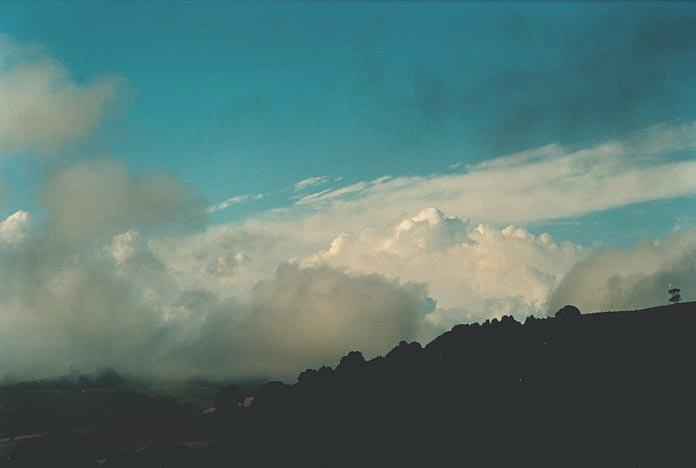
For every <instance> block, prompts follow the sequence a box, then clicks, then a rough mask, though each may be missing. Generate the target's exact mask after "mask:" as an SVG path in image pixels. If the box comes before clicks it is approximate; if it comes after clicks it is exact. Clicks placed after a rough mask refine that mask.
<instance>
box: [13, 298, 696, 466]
mask: <svg viewBox="0 0 696 468" xmlns="http://www.w3.org/2000/svg"><path fill="white" fill-rule="evenodd" d="M695 356H696V303H685V304H679V305H672V306H664V307H655V308H651V309H644V310H638V311H623V312H611V313H595V314H586V315H582V316H580V317H577V318H573V317H569V318H563V319H561V318H548V319H534V318H529V319H527V320H526V321H525V323H524V324H521V323H519V322H517V321H515V320H514V319H512V318H511V317H504V318H503V319H502V320H500V321H498V320H494V321H492V322H486V323H484V324H472V325H458V326H456V327H454V328H453V329H452V330H451V331H449V332H447V333H444V334H443V335H441V336H439V337H438V338H436V339H435V340H433V341H432V342H431V343H429V344H428V345H427V346H425V347H422V346H421V345H420V344H418V343H406V342H402V343H400V344H399V345H398V346H397V347H395V348H394V349H393V350H392V351H390V352H389V353H387V354H386V355H385V356H384V357H378V358H375V359H372V360H370V361H365V360H364V359H363V357H362V355H361V354H360V353H359V352H351V353H349V354H348V355H346V356H345V357H344V358H343V359H342V360H341V362H340V364H339V365H338V366H337V367H336V368H335V369H331V368H328V367H324V368H322V369H319V370H307V371H305V372H303V373H301V374H300V376H299V378H298V382H297V383H296V384H294V385H286V384H283V383H281V382H270V383H268V384H266V385H264V386H262V387H260V388H259V389H258V391H257V392H256V395H255V397H256V399H255V401H254V405H253V406H252V407H250V408H243V407H239V406H238V404H237V403H238V402H239V398H240V397H241V395H240V394H239V393H238V392H226V393H221V394H220V395H219V396H218V400H217V403H218V411H217V412H216V413H215V415H214V416H208V417H205V418H198V419H197V420H196V421H197V422H196V423H195V424H193V423H191V421H187V420H185V419H179V420H177V419H172V420H170V421H169V422H168V423H167V425H168V426H172V425H176V424H181V425H185V426H187V427H189V429H190V430H189V431H188V433H184V432H186V431H184V432H181V433H179V434H177V435H176V437H178V439H177V438H176V437H175V436H174V435H173V436H172V437H171V438H170V439H169V440H161V439H160V440H159V441H158V442H157V443H156V444H150V446H149V448H147V449H145V450H139V451H137V452H136V451H129V450H122V449H117V448H112V449H109V448H108V447H105V446H104V445H103V444H102V445H99V446H97V445H95V444H94V443H93V439H89V438H87V437H84V436H80V435H74V434H73V435H69V434H62V435H58V436H47V437H44V438H41V439H39V440H32V441H28V442H26V443H23V444H20V445H18V447H17V449H16V450H15V452H13V453H12V454H11V456H10V458H9V459H8V464H9V465H8V466H46V465H41V463H42V462H43V463H46V462H47V459H46V458H42V457H49V454H51V453H53V455H51V456H50V457H49V458H50V460H51V461H52V462H55V461H56V460H60V457H67V459H68V460H69V461H70V466H97V464H96V463H97V460H99V465H101V466H108V467H114V466H171V467H183V466H194V465H195V466H221V465H222V466H227V465H233V464H235V463H237V464H239V465H240V466H317V467H319V466H380V467H384V466H449V465H450V464H457V465H465V464H471V465H472V466H503V465H510V464H520V465H527V464H534V465H535V466H665V465H669V466H674V465H679V466H684V461H689V460H690V461H691V462H693V461H694V460H693V458H694V456H693V454H692V453H691V452H690V451H689V447H690V444H691V442H692V440H693V437H694V436H695V435H696V429H694V424H693V421H694V416H696V398H694V395H696V372H695V371H694V365H693V359H694V357H695ZM60 437H62V438H60ZM689 464H692V463H687V465H689ZM61 466H63V465H61Z"/></svg>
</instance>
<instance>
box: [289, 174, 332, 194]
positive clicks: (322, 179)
mask: <svg viewBox="0 0 696 468" xmlns="http://www.w3.org/2000/svg"><path fill="white" fill-rule="evenodd" d="M331 180H332V179H331V177H329V176H315V177H307V178H306V179H302V180H300V181H298V182H296V183H295V185H293V189H294V190H295V191H296V192H299V191H301V190H305V189H308V188H310V187H314V186H317V185H323V184H326V183H328V182H330V181H331Z"/></svg>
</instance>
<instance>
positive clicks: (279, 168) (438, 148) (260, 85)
mask: <svg viewBox="0 0 696 468" xmlns="http://www.w3.org/2000/svg"><path fill="white" fill-rule="evenodd" d="M2 11H3V14H2V15H0V31H3V32H4V33H5V34H8V35H10V36H11V37H12V38H13V39H14V40H16V41H30V42H37V43H39V44H41V45H42V46H43V47H44V48H45V49H46V50H47V51H48V52H49V53H50V54H51V55H52V56H54V57H56V58H57V59H58V60H60V61H61V62H62V63H63V64H64V65H65V66H66V67H67V69H69V71H70V73H72V75H73V77H74V79H75V81H76V82H78V83H81V82H86V81H88V80H90V79H92V78H93V77H95V76H100V75H104V74H116V75H118V76H121V77H124V78H125V79H126V80H127V83H128V84H127V90H126V91H125V94H126V97H125V98H124V99H123V102H122V103H121V105H120V106H119V109H118V111H117V112H116V113H115V114H112V115H110V116H109V117H108V118H107V119H106V120H105V121H104V122H103V123H102V125H101V126H100V127H99V129H98V130H97V131H96V132H95V133H93V134H92V135H91V136H90V138H89V139H88V141H82V142H80V144H79V145H75V146H73V147H72V148H70V151H72V152H75V153H77V154H80V153H82V154H87V153H89V154H108V155H110V156H113V157H118V158H121V159H125V160H127V161H128V165H129V167H130V168H132V170H133V171H136V172H143V173H149V172H152V171H157V170H166V171H170V172H173V173H176V174H179V175H180V176H181V177H183V178H184V179H185V180H186V181H188V182H189V183H191V184H193V185H195V186H196V187H199V188H200V189H201V190H202V191H203V193H204V195H205V196H206V197H207V198H208V200H209V201H210V202H211V203H216V202H219V201H222V200H224V199H226V198H228V197H232V196H235V195H240V194H256V193H264V194H270V195H268V196H266V197H265V198H264V199H262V200H256V201H253V202H252V203H247V204H244V205H236V206H235V207H233V208H229V209H227V210H221V211H220V212H218V213H216V214H215V215H214V220H215V221H228V220H232V219H237V218H239V217H244V216H249V215H250V214H253V213H254V212H257V211H258V210H263V209H267V208H271V207H276V206H284V205H287V204H289V203H291V199H290V197H289V195H292V192H291V191H289V190H287V189H289V188H290V187H292V185H293V184H294V183H295V182H297V181H299V180H302V179H305V178H307V177H311V176H324V175H326V176H329V177H332V178H338V177H342V178H343V179H342V182H343V183H346V184H349V183H353V182H357V181H361V180H370V179H374V178H377V177H380V176H384V175H391V176H400V175H425V174H432V173H444V172H448V171H450V170H451V169H449V167H450V166H451V165H453V164H456V163H459V162H464V163H476V162H479V161H481V160H485V159H488V158H493V157H496V156H500V155H503V154H507V153H512V152H516V151H520V150H524V149H530V148H535V147H539V146H543V145H546V144H549V143H560V144H563V145H581V144H587V143H592V142H597V141H602V140H603V139H617V138H622V137H624V136H625V135H627V134H630V132H631V131H635V130H638V129H641V128H644V127H647V126H649V125H653V124H656V123H661V122H679V121H688V120H690V119H693V118H694V114H696V111H695V110H694V109H696V106H695V105H694V104H696V97H695V93H694V92H693V91H692V90H693V89H694V86H693V85H694V84H696V56H695V55H696V48H694V47H693V46H691V44H693V43H694V42H696V41H694V39H695V38H694V36H696V33H694V32H693V28H691V26H690V25H691V24H693V23H692V22H691V21H690V19H689V18H693V15H694V14H696V8H695V7H694V6H692V5H689V4H669V5H650V4H611V5H591V4H562V5H559V4H549V3H542V4H522V5H520V4H504V5H501V4H468V3H467V4H458V3H443V4H434V5H433V4H430V5H427V4H418V3H404V4H392V3H378V4H363V3H359V4H353V3H351V4H318V3H309V4H296V3H295V4H269V3H257V4H239V3H222V4H220V3H215V4H208V3H202V4H200V3H187V4H176V3H175V4H159V3H140V4H131V3H125V2H123V3H122V2H110V3H106V4H82V3H80V4H68V5H65V4H59V3H29V4H22V3H16V4H6V5H3V7H2ZM4 165H5V172H6V173H5V174H4V177H5V178H6V179H11V180H12V179H14V180H15V182H14V183H13V184H12V186H13V187H15V189H14V190H13V191H12V195H11V196H10V198H9V202H7V203H6V205H5V206H4V207H3V211H5V212H11V211H12V210H13V209H19V208H22V206H21V205H26V204H27V203H28V204H30V205H31V203H32V200H31V193H32V185H33V184H36V177H35V175H36V174H37V173H38V172H40V169H39V168H37V167H35V166H32V165H16V163H14V165H13V164H11V163H6V162H5V163H4ZM284 189H285V191H284ZM692 207H693V199H682V200H676V201H674V202H672V203H662V204H661V205H660V206H659V207H657V206H656V207H655V209H656V210H658V209H659V211H660V213H656V214H655V218H654V219H659V222H652V220H649V221H648V223H649V224H650V228H649V229H647V230H646V229H645V226H644V225H643V223H645V221H646V220H645V217H643V216H640V217H637V216H633V215H632V214H631V213H633V212H634V211H635V210H636V208H635V207H634V208H626V209H625V210H619V211H618V212H610V213H607V214H606V216H601V215H600V216H595V217H599V218H600V219H601V221H602V223H599V224H596V225H597V226H598V227H597V230H594V229H593V228H592V227H587V226H586V227H585V228H584V230H583V232H586V231H588V230H589V231H590V232H589V233H588V234H583V233H580V232H575V231H574V230H567V229H563V228H562V227H559V226H555V225H553V224H549V225H548V226H544V227H546V228H547V230H549V231H551V232H552V233H558V234H559V235H561V236H563V237H564V238H567V239H570V240H575V241H579V242H584V243H587V242H591V241H593V240H605V241H606V242H609V243H611V244H614V243H616V242H618V243H625V242H630V241H633V240H635V237H636V236H641V235H651V234H658V233H659V234H663V233H664V232H667V231H669V230H670V229H672V227H673V225H674V219H673V218H674V217H676V216H680V215H683V213H684V212H685V211H687V210H689V209H690V208H692ZM665 213H668V215H665ZM670 218H672V219H670ZM638 223H640V224H641V228H640V229H636V227H637V226H638ZM585 224H587V223H585ZM601 231H606V232H601ZM603 237H606V239H602V238H603Z"/></svg>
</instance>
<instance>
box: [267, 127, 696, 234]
mask: <svg viewBox="0 0 696 468" xmlns="http://www.w3.org/2000/svg"><path fill="white" fill-rule="evenodd" d="M694 148H696V123H693V122H689V123H685V124H680V125H658V126H654V127H651V128H648V129H646V130H643V131H641V132H636V133H634V134H632V135H630V136H629V137H627V138H624V139H622V140H613V141H607V142H603V143H600V144H596V145H593V146H587V147H576V148H565V147H563V146H560V145H557V144H553V145H547V146H544V147H541V148H538V149H534V150H529V151H525V152H523V153H517V154H513V155H508V156H503V157H500V158H496V159H493V160H490V161H487V162H485V163H482V164H479V165H474V166H470V167H469V170H468V172H466V173H464V174H434V175H431V176H405V177H393V178H389V177H382V178H379V179H375V180H373V181H369V182H359V183H356V184H353V185H349V186H346V187H341V188H337V189H329V190H324V191H321V192H318V193H314V194H310V195H306V196H304V197H302V198H300V199H299V200H297V202H296V204H298V205H303V208H306V209H310V210H312V212H313V213H315V214H318V215H319V216H318V217H316V218H315V219H317V221H320V222H321V224H322V225H330V226H333V227H334V228H335V229H338V230H339V231H347V230H349V227H348V226H347V223H359V224H362V225H363V226H368V225H378V224H381V223H385V222H388V223H392V222H394V221H395V220H396V219H397V218H398V217H400V216H403V215H404V214H406V213H415V212H418V211H419V210H421V209H422V208H423V207H424V204H427V205H426V206H428V205H429V206H436V207H438V208H440V209H442V210H443V211H445V212H447V213H448V214H450V215H454V216H460V217H462V216H469V217H471V218H472V219H475V220H477V221H479V222H485V223H495V224H507V223H517V224H521V223H529V222H533V221H538V220H550V219H559V218H568V217H573V216H580V215H583V214H586V213H590V212H595V211H601V210H605V209H610V208H615V207H620V206H624V205H628V204H631V203H637V202H644V201H650V200H659V199H667V198H674V197H680V196H685V195H691V194H694V193H696V161H694V160H693V159H680V160H677V159H674V158H672V155H673V154H675V153H677V152H692V151H693V150H694ZM347 213H350V214H351V215H350V216H346V214H347ZM293 216H296V213H294V214H293V213H292V212H288V216H287V217H288V218H291V217H293ZM270 218H272V222H278V220H279V219H280V220H281V222H282V213H279V212H274V213H271V216H270ZM306 221H307V219H303V222H306Z"/></svg>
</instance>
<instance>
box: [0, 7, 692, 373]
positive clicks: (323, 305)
mask: <svg viewBox="0 0 696 468" xmlns="http://www.w3.org/2000/svg"><path fill="white" fill-rule="evenodd" d="M694 24H696V5H695V4H690V3H686V2H683V3H667V2H661V3H654V4H653V3H647V2H641V3H619V2H616V3H602V4H600V3H594V2H593V3H590V2H587V3H552V2H543V3H531V2H519V3H503V2H491V3H470V2H466V3H464V2H462V3H457V2H437V3H435V2H433V3H417V2H383V3H377V2H372V3H368V2H365V3H360V2H343V3H329V2H308V3H291V2H284V3H268V2H255V3H237V2H234V3H233V2H221V3H212V2H211V3H209V2H188V3H183V2H181V3H177V2H162V3H155V2H138V3H135V2H104V3H78V2H71V3H59V2H46V3H39V2H23V3H20V2H16V3H10V2H5V3H2V4H0V278H2V281H0V320H2V324H3V326H2V327H0V378H2V377H3V376H4V375H6V374H11V375H20V376H24V375H26V376H29V375H32V376H46V375H59V374H61V373H65V372H67V371H68V369H71V368H78V369H85V370H91V369H94V368H99V367H114V368H117V369H119V370H125V371H131V372H140V373H147V374H162V375H166V376H190V375H213V376H217V377H220V376H222V375H230V376H241V375H244V376H258V375H263V376H274V377H287V376H290V378H294V375H296V372H297V371H298V370H302V369H304V368H306V367H316V366H320V365H323V364H326V363H331V362H333V361H334V360H335V359H337V358H339V357H340V356H341V355H343V354H345V353H346V352H347V351H349V350H351V349H361V350H363V351H364V352H365V353H366V355H367V356H372V355H376V354H379V353H383V352H384V351H385V350H388V349H390V348H391V347H392V346H393V345H394V344H395V343H397V342H398V341H399V340H401V339H407V340H414V339H418V340H421V341H423V342H427V341H428V340H429V339H431V338H433V337H434V336H436V335H437V334H438V333H441V332H442V331H444V330H447V329H449V328H451V327H452V326H453V325H454V324H457V323H462V322H472V321H482V320H486V319H490V318H494V317H500V316H502V315H505V314H511V315H514V316H515V317H517V318H518V319H524V318H525V317H526V316H528V315H530V314H534V315H536V316H544V315H548V314H553V313H554V312H555V311H556V310H558V308H559V307H560V306H563V305H565V304H574V305H576V306H578V307H579V308H580V309H581V310H583V311H598V310H622V309H635V308H641V307H647V306H652V305H657V304H663V303H665V301H666V300H667V294H666V291H667V289H669V288H671V287H673V286H675V285H676V286H678V287H682V289H683V295H682V296H683V298H684V300H691V299H693V298H694V292H693V291H692V290H691V287H690V285H693V284H696V229H695V228H696V210H695V208H696V91H694V90H696V28H694Z"/></svg>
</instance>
